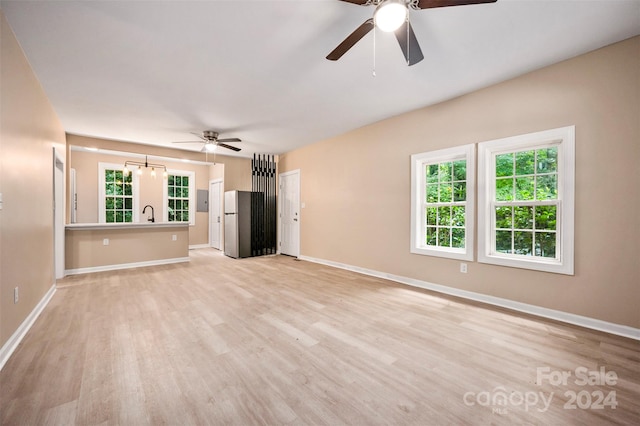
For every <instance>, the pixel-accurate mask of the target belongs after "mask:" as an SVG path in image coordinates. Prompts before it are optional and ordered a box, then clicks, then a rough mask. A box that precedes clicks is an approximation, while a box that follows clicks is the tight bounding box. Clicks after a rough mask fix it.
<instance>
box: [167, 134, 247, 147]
mask: <svg viewBox="0 0 640 426" xmlns="http://www.w3.org/2000/svg"><path fill="white" fill-rule="evenodd" d="M192 134H194V135H196V136H197V137H199V138H200V139H202V140H201V141H179V142H173V143H204V145H203V146H202V151H203V152H213V151H215V150H216V148H217V147H222V148H227V149H230V150H232V151H235V152H238V151H240V148H238V147H235V146H232V145H227V142H242V141H241V140H240V139H238V138H225V139H218V132H214V131H213V130H205V131H204V132H202V135H199V134H198V133H192Z"/></svg>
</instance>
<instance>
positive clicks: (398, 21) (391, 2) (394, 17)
mask: <svg viewBox="0 0 640 426" xmlns="http://www.w3.org/2000/svg"><path fill="white" fill-rule="evenodd" d="M408 17H409V10H408V9H407V5H406V4H405V2H404V1H403V0H387V1H383V2H382V3H380V4H379V5H378V7H376V11H375V12H374V14H373V22H375V24H376V27H378V28H379V29H380V30H381V31H384V32H385V33H390V32H393V31H395V30H397V29H398V28H400V27H401V26H402V24H404V22H405V21H406V20H407V18H408Z"/></svg>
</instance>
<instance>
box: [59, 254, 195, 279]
mask: <svg viewBox="0 0 640 426" xmlns="http://www.w3.org/2000/svg"><path fill="white" fill-rule="evenodd" d="M188 261H189V257H174V258H171V259H159V260H149V261H146V262H133V263H120V264H117V265H104V266H91V267H88V268H77V269H65V271H64V274H65V275H79V274H89V273H92V272H104V271H116V270H118V269H131V268H141V267H144V266H157V265H168V264H171V263H181V262H188Z"/></svg>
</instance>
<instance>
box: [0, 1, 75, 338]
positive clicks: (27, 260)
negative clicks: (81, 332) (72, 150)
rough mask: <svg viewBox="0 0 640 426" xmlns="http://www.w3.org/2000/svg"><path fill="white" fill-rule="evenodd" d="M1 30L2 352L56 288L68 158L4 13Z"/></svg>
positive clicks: (62, 137)
mask: <svg viewBox="0 0 640 426" xmlns="http://www.w3.org/2000/svg"><path fill="white" fill-rule="evenodd" d="M0 27H1V31H2V34H1V37H0V40H2V42H1V55H2V56H1V58H0V63H1V64H2V66H1V67H0V70H1V71H0V73H1V76H0V98H1V99H0V102H1V103H0V111H1V114H0V192H1V193H2V196H3V208H2V210H0V262H1V264H0V346H1V345H4V344H5V343H6V342H7V340H8V339H9V338H10V337H11V335H12V334H13V333H14V332H15V331H16V330H17V329H18V327H19V326H20V324H21V323H22V322H23V321H24V320H25V319H26V318H27V316H28V315H29V314H30V313H31V311H33V309H34V308H35V306H36V305H37V303H38V302H39V301H40V300H41V299H42V298H43V296H44V295H45V294H46V292H47V291H48V290H49V289H50V288H51V286H52V285H53V284H54V280H55V278H54V267H53V260H54V259H53V229H54V228H53V183H52V181H53V148H54V147H55V148H56V149H57V150H58V153H59V155H60V156H61V157H62V158H65V145H64V144H65V135H64V130H63V128H62V126H61V124H60V121H59V120H58V117H57V116H56V114H55V112H54V110H53V109H52V107H51V104H50V103H49V100H48V99H47V96H46V94H45V93H44V91H43V90H42V87H41V86H40V83H39V82H38V80H37V78H36V77H35V75H34V74H33V72H32V70H31V68H30V66H29V63H28V62H27V60H26V58H25V56H24V53H23V52H22V50H21V48H20V46H19V45H18V43H17V41H16V39H15V36H14V35H13V32H12V31H11V29H10V27H9V24H8V23H7V21H6V20H5V17H4V14H3V13H2V11H0ZM14 287H19V293H20V300H19V302H18V303H17V304H14V303H13V289H14Z"/></svg>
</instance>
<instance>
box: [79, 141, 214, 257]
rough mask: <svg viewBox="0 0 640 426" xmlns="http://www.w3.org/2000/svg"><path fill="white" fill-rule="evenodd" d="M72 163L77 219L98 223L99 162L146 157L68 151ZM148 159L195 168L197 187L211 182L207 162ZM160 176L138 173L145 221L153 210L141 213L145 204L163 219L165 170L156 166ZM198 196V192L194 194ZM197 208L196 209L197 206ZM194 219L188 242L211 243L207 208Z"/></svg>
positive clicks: (184, 168) (176, 167)
mask: <svg viewBox="0 0 640 426" xmlns="http://www.w3.org/2000/svg"><path fill="white" fill-rule="evenodd" d="M69 156H70V159H69V163H70V164H71V167H72V168H74V169H75V170H76V181H77V182H76V193H77V196H78V198H77V200H78V210H77V222H78V223H97V222H98V179H99V173H98V163H113V164H118V165H120V167H122V166H124V162H125V161H127V160H133V161H141V160H142V162H144V159H140V158H135V157H127V156H119V155H109V154H102V153H94V152H86V151H75V150H72V151H71V152H70V154H69ZM149 162H153V163H161V164H164V165H165V166H167V169H170V170H181V171H189V172H194V173H195V176H196V183H195V189H196V190H198V189H204V190H207V189H208V186H209V173H210V172H209V167H210V166H207V165H198V164H190V163H182V162H171V161H164V160H155V159H152V158H150V159H149ZM156 172H157V177H156V178H155V179H154V178H152V177H151V175H150V169H148V170H145V171H144V173H143V174H142V175H141V176H139V178H138V179H139V184H140V186H139V197H140V202H139V209H138V210H139V211H138V214H139V215H140V220H139V221H140V222H146V221H147V218H148V217H150V216H151V214H150V210H149V209H147V211H146V213H145V214H142V209H143V207H144V206H146V205H148V204H149V205H151V206H153V208H154V212H155V220H156V222H163V221H164V219H163V217H164V216H163V215H164V205H163V184H164V179H163V178H162V171H161V170H157V171H156ZM194 199H195V196H194ZM194 210H195V209H194ZM195 215H196V216H195V221H194V222H195V223H194V225H193V226H189V244H190V245H198V244H208V242H209V216H208V214H207V213H205V212H196V214H195Z"/></svg>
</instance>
